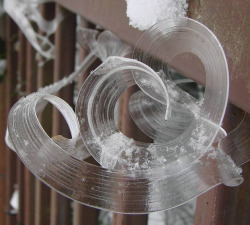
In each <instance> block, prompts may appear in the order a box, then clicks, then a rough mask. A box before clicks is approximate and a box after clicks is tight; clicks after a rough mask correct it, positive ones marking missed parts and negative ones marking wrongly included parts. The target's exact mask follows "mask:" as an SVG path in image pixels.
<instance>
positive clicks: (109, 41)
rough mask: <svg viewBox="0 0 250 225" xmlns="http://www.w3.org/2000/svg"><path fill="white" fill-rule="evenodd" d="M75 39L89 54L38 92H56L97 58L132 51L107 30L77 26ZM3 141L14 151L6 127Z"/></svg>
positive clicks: (76, 77)
mask: <svg viewBox="0 0 250 225" xmlns="http://www.w3.org/2000/svg"><path fill="white" fill-rule="evenodd" d="M77 39H78V43H79V44H80V46H81V47H82V48H84V49H87V50H88V51H89V54H88V55H87V56H86V57H85V58H84V59H83V61H82V62H81V63H80V65H79V66H78V68H77V69H76V71H74V72H73V73H71V74H70V75H69V76H67V77H64V78H62V79H61V80H59V81H57V82H55V83H53V84H51V85H48V86H45V87H43V88H40V89H39V90H38V91H39V92H40V93H45V94H56V93H57V92H58V91H60V90H61V89H62V88H63V87H65V86H67V85H69V84H70V83H72V82H73V81H74V80H76V79H78V77H79V76H80V75H81V74H83V73H84V72H85V71H86V70H87V69H88V68H89V66H90V65H91V64H92V63H93V62H94V61H95V60H96V59H97V58H100V59H101V60H103V61H104V60H105V59H106V58H107V57H109V56H126V55H128V54H131V52H132V48H131V47H130V46H129V45H127V44H126V43H124V42H123V41H121V40H120V39H119V38H118V37H117V36H115V35H114V34H113V33H112V32H110V31H108V30H105V31H103V32H101V33H99V32H98V31H97V30H93V29H87V28H79V29H78V30H77ZM47 103H48V102H47V101H41V102H40V103H38V105H37V113H39V112H41V111H42V110H43V108H44V107H45V106H46V105H47ZM5 142H6V144H7V145H8V147H9V148H10V149H12V150H14V151H15V148H14V146H13V144H12V142H11V139H10V137H9V132H8V129H7V131H6V135H5Z"/></svg>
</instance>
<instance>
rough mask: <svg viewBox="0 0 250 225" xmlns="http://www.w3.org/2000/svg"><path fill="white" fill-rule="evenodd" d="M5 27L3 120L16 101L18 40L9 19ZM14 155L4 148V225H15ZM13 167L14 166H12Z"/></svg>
mask: <svg viewBox="0 0 250 225" xmlns="http://www.w3.org/2000/svg"><path fill="white" fill-rule="evenodd" d="M6 27H7V32H6V33H7V34H6V35H7V36H6V42H7V62H8V63H7V74H6V78H5V79H6V80H5V88H6V89H5V97H6V108H5V109H6V112H5V118H8V113H9V110H10V108H11V106H12V105H13V104H14V103H15V101H16V99H17V93H16V84H17V52H16V50H15V44H16V42H17V40H18V39H17V38H18V29H17V26H16V24H15V23H14V22H13V21H12V20H11V18H10V17H7V18H6ZM16 157H17V156H16V153H15V152H13V151H12V150H10V149H8V148H7V147H6V152H5V163H6V170H5V178H6V179H5V185H6V186H5V212H6V219H5V224H6V225H15V224H16V216H15V215H11V213H10V211H9V210H10V206H9V201H10V199H11V196H12V194H13V191H14V185H15V183H16ZM13 165H14V166H13Z"/></svg>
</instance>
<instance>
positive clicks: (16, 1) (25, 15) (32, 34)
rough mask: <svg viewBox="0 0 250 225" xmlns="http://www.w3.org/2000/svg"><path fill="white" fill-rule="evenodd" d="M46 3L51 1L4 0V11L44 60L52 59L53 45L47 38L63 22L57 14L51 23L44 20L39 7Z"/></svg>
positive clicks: (61, 17) (51, 0)
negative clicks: (38, 31) (42, 33)
mask: <svg viewBox="0 0 250 225" xmlns="http://www.w3.org/2000/svg"><path fill="white" fill-rule="evenodd" d="M46 2H53V0H4V10H5V11H6V12H7V13H8V14H9V16H10V17H11V18H12V19H13V20H14V21H15V22H16V23H17V25H18V26H19V28H20V29H21V30H22V32H23V33H24V34H25V36H26V38H27V39H28V40H29V42H30V43H31V45H32V46H33V47H34V48H35V49H36V51H37V52H38V53H39V54H41V55H42V56H43V57H45V58H46V59H52V58H54V45H53V43H52V42H51V41H50V40H49V36H50V35H51V34H53V33H55V31H56V29H57V27H58V25H59V24H60V23H61V21H62V20H63V15H62V14H61V13H60V14H58V15H57V16H56V17H55V18H54V19H53V20H52V21H47V20H45V19H44V18H43V17H42V15H41V13H40V11H39V6H40V4H42V3H46ZM31 22H35V23H36V24H37V26H38V27H39V29H40V30H42V31H43V32H44V33H45V35H41V34H39V33H37V32H36V31H35V30H34V28H33V27H32V25H31Z"/></svg>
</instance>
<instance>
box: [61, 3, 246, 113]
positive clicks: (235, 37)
mask: <svg viewBox="0 0 250 225" xmlns="http://www.w3.org/2000/svg"><path fill="white" fill-rule="evenodd" d="M57 2H58V3H59V4H61V5H63V6H64V7H66V8H67V9H69V10H71V11H73V12H75V13H77V14H79V15H81V16H83V17H84V18H85V19H87V20H89V21H91V22H93V23H95V24H98V25H100V26H102V27H104V28H106V29H109V30H111V31H112V32H114V33H115V34H117V35H118V36H119V37H120V38H121V39H123V40H124V41H126V42H128V43H129V44H131V45H135V43H136V42H137V40H138V38H139V37H140V35H141V34H142V32H140V31H139V30H137V29H134V28H132V27H130V26H129V20H128V18H127V16H126V2H125V1H124V0H102V1H99V0H84V1H79V0H57ZM189 5H190V6H189V16H190V17H191V18H194V19H197V20H199V21H201V22H202V23H204V24H205V25H206V26H208V27H209V28H210V29H211V30H212V31H213V32H214V33H215V35H216V36H217V37H218V38H219V40H220V42H221V43H222V45H223V47H224V49H225V52H226V56H227V59H228V63H229V69H230V80H231V82H230V101H231V102H232V103H233V104H235V105H237V106H238V107H240V108H242V109H243V110H245V111H248V112H250V75H249V74H250V66H249V65H250V45H249V42H250V1H248V0H241V1H235V0H230V1H227V2H226V3H225V1H224V0H217V1H207V0H190V1H189ZM189 64H190V65H191V66H192V61H191V62H189ZM182 65H183V66H184V68H185V71H183V70H182V69H181V67H182ZM178 66H179V70H180V71H182V72H184V75H186V76H188V77H192V78H193V77H195V80H196V81H198V82H200V83H204V79H203V77H202V76H201V74H200V71H199V70H198V69H197V70H195V68H187V67H186V63H183V64H182V63H181V61H180V62H179V63H178Z"/></svg>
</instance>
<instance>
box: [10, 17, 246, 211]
mask: <svg viewBox="0 0 250 225" xmlns="http://www.w3.org/2000/svg"><path fill="white" fill-rule="evenodd" d="M187 20H188V19H187ZM170 22H171V21H170ZM177 22H178V21H177ZM187 22H189V20H188V21H187ZM191 23H196V24H195V25H196V26H197V28H196V29H198V31H196V32H197V33H198V34H199V31H200V30H199V29H201V27H200V26H202V25H201V24H199V23H198V22H195V21H191ZM155 26H157V24H156V25H155ZM185 26H186V24H184V25H183V24H181V25H180V29H182V28H183V27H184V28H185ZM168 29H169V30H171V29H173V28H172V27H170V28H168ZM202 29H203V26H202ZM209 32H210V31H209ZM209 32H208V34H210V35H211V33H209ZM213 41H214V40H213ZM216 41H217V39H215V42H216ZM216 43H217V42H216ZM216 46H217V47H216V48H218V51H219V52H220V51H221V53H220V54H217V55H218V57H219V58H218V59H217V60H218V61H219V62H222V63H223V64H222V67H223V69H222V70H221V71H224V72H226V73H223V74H222V75H221V76H226V78H225V80H226V81H228V77H227V76H228V73H227V64H226V61H225V58H224V53H223V50H222V48H221V47H220V45H219V44H218V43H217V45H216ZM195 47H196V46H194V48H195ZM198 47H200V46H199V45H198ZM208 56H209V55H208ZM155 71H159V70H153V69H152V68H151V67H149V66H147V65H146V64H144V63H142V62H139V61H137V60H134V59H126V58H122V57H109V58H108V59H107V60H105V61H104V63H103V64H102V65H100V66H99V67H98V68H96V69H95V70H94V71H93V72H92V73H91V74H90V76H89V77H88V78H87V80H86V82H85V83H84V84H83V86H82V88H81V90H80V93H79V97H78V101H77V106H76V115H75V114H74V112H73V111H72V109H71V108H70V106H68V104H67V103H66V102H64V101H63V100H62V99H59V98H58V97H55V96H52V95H48V94H45V93H41V92H38V93H36V94H33V95H30V96H27V97H26V98H23V99H21V100H20V101H18V102H17V103H16V104H15V105H14V107H13V108H12V109H11V111H10V114H9V119H8V129H9V133H10V137H11V140H12V142H13V145H14V147H15V149H16V151H17V154H18V155H19V157H20V158H21V160H22V161H23V162H24V163H25V165H26V166H27V167H28V168H29V169H30V170H31V172H33V173H34V174H35V175H36V176H37V177H38V178H39V179H40V180H42V181H43V182H45V183H46V184H48V185H49V186H50V187H51V188H53V189H55V190H56V191H58V192H60V193H61V194H63V195H66V196H67V197H69V198H71V199H74V200H76V201H79V202H81V203H83V204H86V205H90V206H93V207H97V208H102V209H106V210H111V211H115V212H121V213H135V214H139V213H148V212H154V211H159V210H165V209H170V208H173V207H176V206H178V205H180V204H183V203H185V202H187V201H189V200H190V199H192V198H194V197H197V196H199V195H200V194H202V193H203V192H205V191H207V190H209V189H211V188H213V187H215V186H217V185H219V184H221V183H224V184H226V185H228V186H236V185H239V184H240V183H241V182H242V181H243V178H242V177H241V175H240V173H241V169H240V168H238V167H237V166H236V164H237V165H238V163H239V164H241V163H243V162H245V161H248V159H249V157H248V154H247V150H248V148H249V144H250V142H249V139H245V138H244V137H245V135H248V134H249V119H248V117H245V119H244V121H243V122H242V124H241V125H240V126H239V127H238V130H237V133H239V136H238V135H235V134H233V133H232V134H229V135H228V137H224V138H222V140H220V142H219V145H218V146H219V147H218V148H217V149H215V148H213V147H212V146H211V143H212V142H213V141H214V139H215V135H216V133H217V132H218V131H219V130H220V123H221V120H222V118H223V115H224V110H225V109H224V105H226V102H227V89H222V91H221V93H219V94H218V95H217V96H218V98H219V100H218V99H217V101H216V103H221V104H222V105H223V107H221V108H222V109H221V108H220V109H218V110H217V111H216V110H215V112H212V113H211V114H209V113H208V111H207V110H209V107H208V105H206V104H209V103H210V102H209V101H208V100H206V99H205V100H204V102H203V104H201V103H199V102H198V103H197V101H195V99H193V98H192V97H190V96H189V95H188V94H186V93H183V91H182V90H179V89H178V88H177V87H176V85H175V84H174V83H173V82H165V81H164V80H162V79H161V78H160V77H159V75H158V73H157V72H155ZM208 71H210V70H208ZM220 79H221V80H223V78H219V79H218V80H220ZM208 83H209V82H208ZM135 84H138V85H139V86H140V87H141V89H142V91H143V93H142V94H139V95H138V96H133V97H132V98H131V101H130V104H131V106H133V103H134V101H137V103H138V105H140V104H141V103H140V97H142V98H143V101H144V99H145V95H146V97H149V99H146V100H147V101H150V104H148V103H147V104H146V103H145V104H144V106H145V107H148V108H147V109H149V110H151V109H152V107H156V108H158V107H159V108H160V110H158V109H157V110H158V111H159V116H161V118H162V121H163V122H164V121H165V119H166V123H168V122H169V121H171V120H172V123H173V122H174V120H173V119H174V118H175V119H176V118H178V117H180V118H183V117H184V118H187V117H188V116H187V115H189V117H190V118H188V119H187V120H188V121H187V124H184V125H183V126H184V128H185V129H187V130H188V132H186V131H185V129H183V130H182V131H180V132H179V133H178V131H177V129H175V126H172V125H171V124H170V126H172V127H173V129H175V130H176V131H175V135H177V136H179V137H180V138H179V139H178V138H177V137H170V135H169V132H166V136H168V138H169V140H167V141H166V140H164V141H162V140H163V138H162V137H161V138H160V139H159V140H156V142H155V143H151V144H149V143H142V142H137V141H135V140H133V139H131V138H128V137H126V136H125V135H123V134H122V133H121V132H120V131H119V130H118V128H117V127H116V125H115V121H114V108H115V105H116V102H117V101H118V99H119V96H120V95H121V94H122V92H123V91H124V90H126V89H127V88H129V87H130V86H132V85H135ZM210 84H211V83H210ZM212 84H214V83H212ZM206 85H208V84H207V83H206ZM216 85H217V84H216ZM209 87H210V88H212V89H213V88H215V87H213V85H212V86H209ZM225 87H226V88H227V87H228V86H227V84H226V85H225ZM215 89H216V88H215ZM174 92H177V94H176V95H174V94H173V93H174ZM209 93H210V90H207V89H206V93H205V98H206V95H208V94H209ZM211 93H212V94H214V95H216V93H213V92H211ZM180 97H181V98H180ZM179 98H180V99H179ZM40 101H49V102H50V103H52V104H54V105H55V106H56V107H58V109H59V110H60V111H61V113H62V114H63V116H64V117H65V119H66V121H67V123H68V124H69V128H70V130H71V135H72V138H71V139H66V138H64V137H61V136H56V137H53V138H50V137H49V136H48V135H47V134H46V133H45V131H44V130H43V128H42V127H41V125H40V123H39V121H38V119H37V115H36V110H37V105H38V104H39V102H40ZM223 102H224V103H223ZM151 103H152V105H151ZM142 105H143V104H142ZM183 108H184V109H185V110H184V109H183ZM130 111H131V113H132V114H133V113H134V112H138V111H141V112H144V113H145V115H142V116H141V118H143V119H145V120H146V119H147V118H152V115H155V114H154V113H151V112H150V111H149V112H150V113H149V114H148V115H147V114H146V112H147V110H145V108H144V107H142V106H138V107H135V106H133V107H131V108H130ZM182 116H183V117H182ZM76 117H77V118H78V122H77V120H76ZM220 117H221V118H220ZM138 118H139V117H134V119H135V121H136V122H137V123H138V124H140V123H139V122H138ZM181 122H182V123H184V122H185V120H184V119H183V120H181ZM246 123H247V124H248V125H247V126H246ZM155 124H156V123H155V122H153V123H152V125H151V127H152V128H154V126H155ZM164 129H165V128H162V129H160V130H161V131H163V132H165V130H164ZM142 130H143V129H142ZM239 130H242V131H241V132H239ZM212 131H213V132H212ZM79 132H80V134H81V137H82V147H81V150H82V151H86V152H87V151H88V152H89V153H90V154H91V155H92V156H93V157H94V158H95V159H96V161H97V162H99V163H100V164H101V166H96V165H93V164H90V163H88V162H86V161H85V160H84V157H86V156H83V157H82V158H81V159H79V158H77V156H73V155H72V154H71V152H73V151H74V149H75V146H77V144H76V142H77V140H79V139H78V135H79ZM210 132H211V133H210ZM159 135H163V134H159ZM157 136H158V135H157V134H155V135H152V137H157ZM217 136H218V135H217ZM221 137H223V135H221V136H220V135H219V136H218V138H217V139H221ZM242 139H244V148H241V145H240V144H239V145H238V144H237V141H240V140H242ZM230 143H234V145H236V146H239V148H237V151H238V152H241V155H242V156H241V157H240V160H238V159H237V158H235V157H234V154H233V152H234V147H233V146H232V145H231V144H230ZM227 145H228V146H231V147H230V148H228V147H227ZM226 149H230V151H229V152H230V156H231V157H232V159H233V160H235V162H236V164H235V163H234V162H233V160H232V159H231V158H230V157H229V156H228V155H227V154H226V153H228V152H226ZM225 152H226V153H225ZM236 155H238V154H236ZM242 158H243V159H242Z"/></svg>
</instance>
